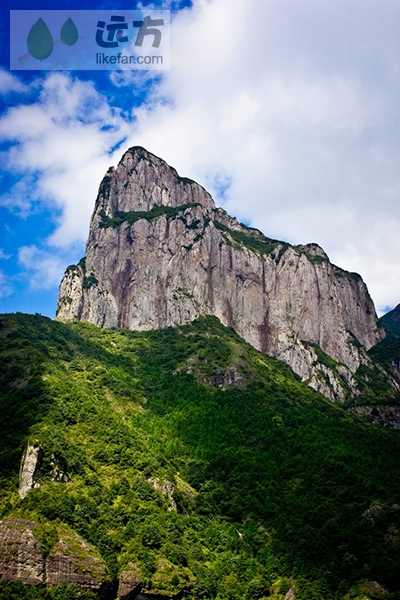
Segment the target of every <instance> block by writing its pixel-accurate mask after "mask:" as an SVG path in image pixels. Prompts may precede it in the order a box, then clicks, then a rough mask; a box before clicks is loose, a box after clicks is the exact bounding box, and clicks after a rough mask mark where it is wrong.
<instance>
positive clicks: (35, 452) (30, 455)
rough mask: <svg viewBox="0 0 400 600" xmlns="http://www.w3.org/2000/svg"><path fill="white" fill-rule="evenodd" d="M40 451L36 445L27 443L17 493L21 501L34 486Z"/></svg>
mask: <svg viewBox="0 0 400 600" xmlns="http://www.w3.org/2000/svg"><path fill="white" fill-rule="evenodd" d="M41 455H42V449H41V448H40V446H39V445H37V444H30V443H28V444H27V446H26V449H25V452H24V454H23V457H22V461H21V468H20V473H19V487H18V493H19V496H20V498H21V499H22V500H23V499H24V498H25V497H26V495H27V494H28V492H29V491H30V490H32V489H33V488H34V487H35V485H37V484H36V479H35V478H36V475H37V472H38V470H39V466H40V459H41Z"/></svg>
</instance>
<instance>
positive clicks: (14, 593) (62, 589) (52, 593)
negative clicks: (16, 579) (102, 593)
mask: <svg viewBox="0 0 400 600" xmlns="http://www.w3.org/2000/svg"><path fill="white" fill-rule="evenodd" d="M0 600H97V595H96V594H94V593H93V592H87V591H86V592H85V591H82V590H78V589H77V588H76V587H74V586H69V585H59V586H57V587H55V588H52V589H46V588H44V587H41V586H37V587H32V588H30V587H27V586H24V585H22V584H21V583H9V582H7V581H2V580H0Z"/></svg>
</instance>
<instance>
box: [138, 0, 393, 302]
mask: <svg viewBox="0 0 400 600" xmlns="http://www.w3.org/2000/svg"><path fill="white" fill-rule="evenodd" d="M399 18H400V6H399V4H398V2H395V1H394V0H388V1H387V2H384V3H380V4H377V3H376V2H374V1H373V0H366V1H365V0H363V1H362V2H361V0H353V1H352V2H351V3H350V4H349V3H348V2H347V1H344V0H338V1H337V2H334V3H330V4H328V3H326V2H323V3H321V2H320V1H319V0H299V1H297V2H292V1H291V0H279V1H278V0H270V1H269V2H264V3H258V4H256V5H253V4H252V3H249V2H247V1H246V0H237V2H235V3H232V2H230V1H229V0H214V1H213V2H209V1H207V0H198V1H197V2H195V3H194V7H193V9H192V10H186V11H183V12H182V13H180V14H178V16H177V17H176V19H175V22H174V25H173V30H172V35H171V38H172V43H173V49H172V50H173V52H172V57H173V68H172V69H171V71H170V72H169V73H167V75H166V77H164V79H163V80H162V82H161V84H160V85H158V86H157V87H156V88H155V90H154V92H153V94H152V96H151V97H150V99H149V100H148V102H147V104H146V105H145V106H142V107H140V108H139V109H138V110H137V111H136V113H135V114H136V117H137V122H136V128H135V131H134V133H133V135H132V137H131V140H130V141H132V142H135V143H141V144H142V145H144V146H147V147H149V148H150V149H152V150H153V151H154V152H155V153H157V154H159V155H160V156H163V157H165V158H166V159H168V161H169V162H170V163H172V164H174V165H175V166H176V167H178V169H179V170H180V171H181V172H183V173H185V174H186V175H188V176H191V177H194V178H197V179H199V180H200V181H201V182H202V183H203V184H205V185H208V186H209V187H211V188H212V189H213V191H214V192H215V193H216V194H217V195H218V192H219V187H218V185H216V183H217V182H218V181H220V180H221V178H222V179H224V180H226V181H229V182H230V186H229V188H228V189H224V197H223V200H224V201H225V205H226V208H227V209H228V210H230V211H231V212H233V213H235V214H236V215H238V216H239V217H240V218H241V219H243V220H247V221H250V222H251V223H252V224H253V225H255V226H257V227H259V228H261V229H263V230H264V231H265V232H266V233H267V234H268V235H271V236H276V237H279V238H283V239H289V241H292V242H296V243H297V242H306V241H316V242H319V243H320V244H321V245H323V246H324V247H325V248H326V249H327V251H328V252H329V253H330V255H331V258H332V259H333V260H334V261H336V262H338V263H340V264H341V265H342V266H344V267H346V268H349V269H351V270H358V271H360V273H361V274H362V275H363V276H364V278H365V279H366V281H367V283H368V285H369V287H370V290H371V292H372V295H373V297H374V299H375V300H376V302H377V304H378V306H386V305H393V304H395V303H397V302H398V300H399V299H400V264H399V263H398V260H397V256H398V225H399V219H400V202H399V191H400V170H399V169H398V156H399V151H400V147H399V146H400V136H399V126H398V119H397V116H396V115H397V112H398V104H399V96H400V78H399V70H400V69H399V66H398V64H399V63H398V61H397V60H396V57H397V56H399V53H400V39H399V36H398V34H397V31H396V27H395V25H394V24H395V23H397V22H398V21H399ZM396 229H397V231H396Z"/></svg>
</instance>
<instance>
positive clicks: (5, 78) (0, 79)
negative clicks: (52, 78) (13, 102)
mask: <svg viewBox="0 0 400 600" xmlns="http://www.w3.org/2000/svg"><path fill="white" fill-rule="evenodd" d="M28 89H29V87H28V86H27V85H25V84H23V83H22V82H21V81H20V80H19V79H18V78H17V77H14V75H11V73H9V72H8V71H6V70H5V69H1V68H0V94H9V93H11V92H16V93H18V94H23V93H25V92H27V91H28Z"/></svg>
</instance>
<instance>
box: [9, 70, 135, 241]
mask: <svg viewBox="0 0 400 600" xmlns="http://www.w3.org/2000/svg"><path fill="white" fill-rule="evenodd" d="M127 127H128V124H127V123H126V121H125V120H124V119H123V117H122V116H121V113H120V111H118V110H116V109H114V108H112V107H111V106H110V105H109V104H108V102H107V99H106V98H105V97H104V96H102V95H101V94H99V93H98V92H97V91H96V89H95V87H94V85H93V84H92V83H90V82H85V81H80V80H79V79H72V78H71V77H69V76H68V75H64V74H59V73H55V74H51V75H49V76H48V77H47V78H46V79H45V80H44V81H43V82H42V85H41V92H40V97H39V98H38V99H37V100H36V101H35V102H33V103H31V104H24V105H17V106H15V107H13V108H11V109H10V110H9V111H8V112H7V113H6V114H5V115H4V116H3V117H2V118H1V119H0V138H2V139H3V140H8V141H10V142H12V143H13V145H12V146H11V148H10V149H9V150H8V151H7V152H6V153H4V154H3V161H4V163H5V165H6V167H7V168H8V169H9V170H10V171H11V172H13V173H15V174H17V175H23V177H22V179H20V180H19V181H18V183H17V184H16V185H15V186H14V187H13V188H12V189H11V191H10V192H9V193H8V194H7V195H6V196H5V197H3V198H0V204H3V205H6V206H9V207H12V206H14V207H16V208H19V209H20V210H21V211H22V212H24V213H26V212H27V211H28V210H29V207H30V204H31V203H32V202H37V201H40V202H42V203H44V204H47V205H48V206H50V207H51V208H53V209H55V210H56V211H58V226H57V228H56V230H55V232H54V235H53V236H52V238H51V240H50V242H51V243H52V244H54V245H57V246H59V247H68V246H69V245H71V244H73V243H74V242H76V241H77V240H78V241H79V240H80V241H84V240H85V239H86V236H87V229H88V222H89V218H90V214H91V212H92V210H93V205H94V199H95V197H96V193H97V188H98V186H99V183H100V178H101V177H102V176H103V175H104V173H105V171H106V170H107V168H108V167H109V165H110V163H111V162H113V158H112V157H111V156H110V150H111V149H112V148H113V147H114V145H115V144H118V143H120V142H121V141H122V140H123V139H124V137H125V135H126V133H127V131H128V129H127ZM27 189H29V193H27Z"/></svg>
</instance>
